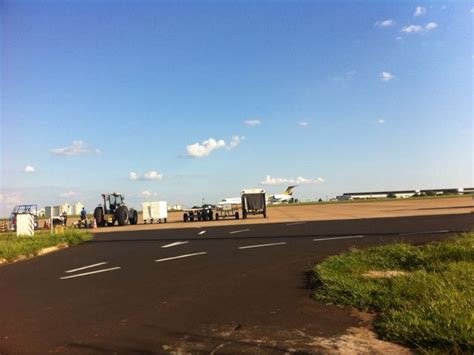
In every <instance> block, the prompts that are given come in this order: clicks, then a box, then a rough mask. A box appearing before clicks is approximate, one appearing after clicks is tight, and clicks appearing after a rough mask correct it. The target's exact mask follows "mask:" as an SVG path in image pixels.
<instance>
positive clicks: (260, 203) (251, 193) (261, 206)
mask: <svg viewBox="0 0 474 355" xmlns="http://www.w3.org/2000/svg"><path fill="white" fill-rule="evenodd" d="M240 196H241V198H242V217H243V218H244V219H246V218H247V216H248V215H257V214H263V218H267V203H266V198H265V190H263V189H245V190H242V192H241V193H240Z"/></svg>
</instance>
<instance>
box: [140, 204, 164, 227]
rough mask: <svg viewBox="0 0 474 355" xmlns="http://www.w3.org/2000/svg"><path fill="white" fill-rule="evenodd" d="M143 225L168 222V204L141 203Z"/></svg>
mask: <svg viewBox="0 0 474 355" xmlns="http://www.w3.org/2000/svg"><path fill="white" fill-rule="evenodd" d="M142 211H143V223H145V224H146V223H154V222H158V223H161V222H163V223H166V222H168V203H167V202H166V201H156V202H143V204H142Z"/></svg>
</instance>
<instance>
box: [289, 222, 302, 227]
mask: <svg viewBox="0 0 474 355" xmlns="http://www.w3.org/2000/svg"><path fill="white" fill-rule="evenodd" d="M305 223H306V222H292V223H287V224H286V225H287V226H296V225H297V224H305Z"/></svg>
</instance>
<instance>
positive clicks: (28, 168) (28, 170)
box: [23, 165, 36, 173]
mask: <svg viewBox="0 0 474 355" xmlns="http://www.w3.org/2000/svg"><path fill="white" fill-rule="evenodd" d="M23 171H24V172H25V173H34V172H35V171H36V169H35V167H34V166H31V165H27V166H25V168H24V169H23Z"/></svg>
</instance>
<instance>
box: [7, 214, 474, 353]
mask: <svg viewBox="0 0 474 355" xmlns="http://www.w3.org/2000/svg"><path fill="white" fill-rule="evenodd" d="M117 228H119V227H117ZM473 229H474V214H461V215H443V216H423V217H403V218H377V219H360V220H342V221H322V222H321V221H319V222H306V223H304V222H303V223H302V222H295V223H279V224H258V225H245V226H227V227H219V225H218V222H217V223H216V227H212V228H209V227H206V228H200V227H199V223H196V228H195V229H175V230H169V229H167V230H153V231H151V230H150V231H140V232H125V233H121V232H115V233H110V234H105V233H104V234H99V235H97V236H96V237H95V238H94V240H93V241H91V242H88V243H86V244H84V245H81V246H78V247H74V248H69V249H64V250H61V251H59V252H57V253H53V254H49V255H46V256H42V257H38V258H34V259H31V260H27V261H24V262H19V263H15V264H10V265H5V266H2V267H0V297H1V302H0V354H30V353H34V354H48V353H68V354H69V353H73V354H88V353H93V354H102V353H104V354H105V353H162V352H192V353H200V352H202V353H210V352H212V351H215V352H217V353H237V352H247V353H257V352H258V353H285V352H288V351H301V352H311V353H317V352H319V351H323V348H320V347H318V345H317V344H314V342H313V340H312V339H313V337H315V336H318V337H331V336H335V335H338V334H342V333H344V332H345V331H346V330H347V328H348V327H351V326H357V325H359V324H360V322H361V319H360V318H358V317H357V316H355V315H354V313H353V312H351V310H350V309H349V308H340V307H336V306H329V305H323V304H319V303H317V302H315V301H313V300H312V299H311V298H310V295H311V290H310V289H309V288H308V287H307V272H306V271H308V270H309V269H310V268H311V266H313V265H314V264H315V263H318V262H320V261H322V260H323V259H324V258H326V257H328V256H330V255H334V254H338V253H340V252H344V251H347V250H349V249H350V248H351V247H358V248H364V247H368V246H372V245H381V244H386V243H392V242H394V241H400V240H404V241H409V242H412V243H425V242H428V241H433V240H440V239H444V238H446V237H448V236H449V235H451V234H452V233H453V232H457V231H467V230H473Z"/></svg>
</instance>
